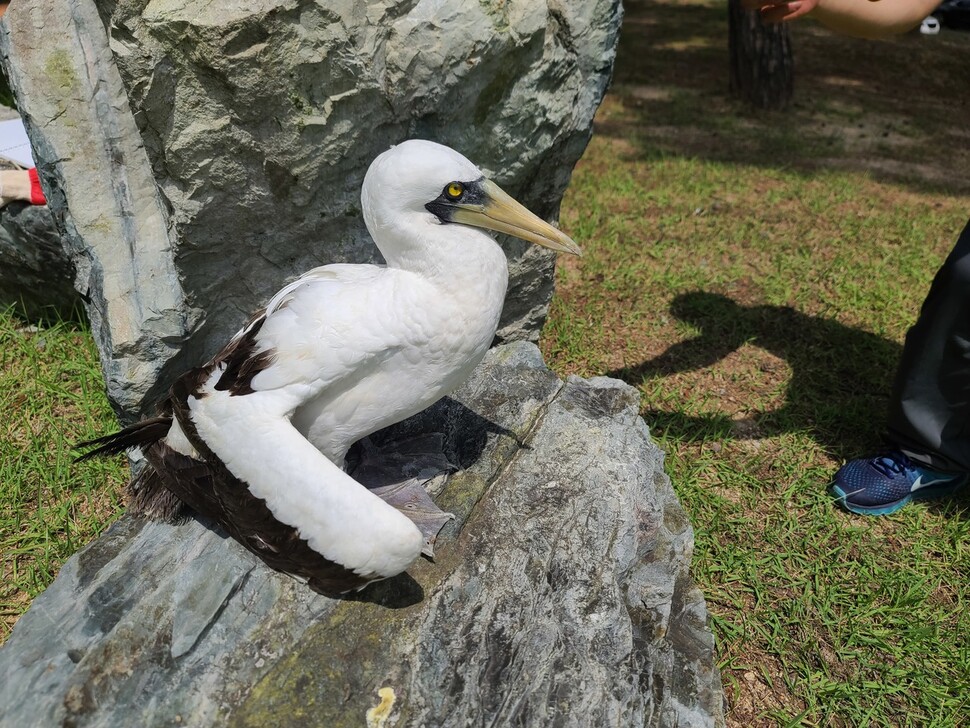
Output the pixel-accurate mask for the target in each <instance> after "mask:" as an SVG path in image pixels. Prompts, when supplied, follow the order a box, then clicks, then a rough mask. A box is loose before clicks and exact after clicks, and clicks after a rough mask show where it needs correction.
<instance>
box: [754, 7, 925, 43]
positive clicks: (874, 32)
mask: <svg viewBox="0 0 970 728" xmlns="http://www.w3.org/2000/svg"><path fill="white" fill-rule="evenodd" d="M939 4H940V0H742V5H743V6H744V7H745V8H747V9H748V10H760V11H761V16H762V18H763V19H764V20H765V21H766V22H769V23H778V22H781V21H786V20H795V19H796V18H800V17H802V16H808V17H811V18H815V19H816V20H818V21H819V22H820V23H822V25H824V26H826V27H827V28H829V29H831V30H834V31H835V32H837V33H842V34H844V35H852V36H856V37H858V38H886V37H889V36H892V35H898V34H900V33H905V32H906V31H908V30H910V29H911V28H915V27H916V26H917V25H919V23H920V22H921V21H922V20H923V18H925V17H926V16H927V15H930V14H932V12H933V11H934V10H935V9H936V7H937V6H938V5H939Z"/></svg>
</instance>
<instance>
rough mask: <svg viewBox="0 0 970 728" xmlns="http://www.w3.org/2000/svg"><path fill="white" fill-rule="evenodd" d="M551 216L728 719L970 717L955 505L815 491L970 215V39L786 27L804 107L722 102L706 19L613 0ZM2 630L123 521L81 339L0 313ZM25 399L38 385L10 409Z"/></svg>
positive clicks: (557, 347) (862, 431)
mask: <svg viewBox="0 0 970 728" xmlns="http://www.w3.org/2000/svg"><path fill="white" fill-rule="evenodd" d="M626 9H627V16H626V21H625V25H624V31H623V36H622V40H621V48H620V54H619V59H618V62H617V67H616V78H615V82H614V86H613V89H612V91H611V93H610V94H609V96H608V98H607V100H606V102H605V104H604V105H603V107H602V109H601V111H600V113H599V115H598V118H597V122H596V134H595V136H594V139H593V142H592V143H591V145H590V147H589V149H588V151H587V153H586V155H585V157H584V158H583V160H582V162H581V163H580V164H579V166H578V167H577V169H576V172H575V175H574V178H573V183H572V185H571V187H570V190H569V192H568V194H567V196H566V199H565V201H564V203H563V209H562V225H563V227H564V228H565V229H566V230H567V231H568V232H569V233H570V234H571V235H572V236H573V237H574V238H575V239H576V240H577V241H579V242H580V243H581V244H582V245H583V247H584V249H585V255H584V256H583V257H582V258H580V259H572V258H566V257H564V258H562V259H561V265H560V268H559V271H558V291H557V297H556V299H555V302H554V304H553V308H552V312H551V316H550V319H549V322H548V324H547V327H546V329H545V331H544V334H543V339H542V348H543V351H544V353H545V355H546V357H547V360H548V361H549V363H550V365H551V366H552V367H553V368H554V369H555V370H556V371H557V372H559V373H560V374H562V375H565V374H568V373H577V374H581V375H585V376H590V375H598V374H604V373H608V374H611V375H613V376H616V377H620V378H622V379H624V380H626V381H627V382H629V383H631V384H633V385H634V386H636V387H638V388H639V389H640V391H641V392H642V402H643V415H644V418H645V419H646V422H647V424H648V425H649V426H650V428H651V430H652V432H653V435H654V437H655V438H656V439H657V440H658V442H659V443H660V444H661V446H662V447H663V448H664V450H665V451H666V452H667V453H668V455H667V469H668V472H669V473H670V475H671V478H672V480H673V483H674V487H675V489H676V490H677V492H678V493H679V495H680V497H681V500H682V502H683V504H684V507H685V509H686V511H687V513H688V515H689V516H690V519H691V521H692V523H693V526H694V529H695V533H696V550H695V561H694V575H695V578H696V579H697V581H698V583H699V584H700V585H701V587H702V589H703V590H704V592H705V594H706V596H707V600H708V606H709V609H710V611H711V615H712V620H713V628H714V631H715V634H716V637H717V642H718V659H719V664H720V667H721V670H722V677H723V680H724V684H725V691H726V694H727V700H728V705H727V709H728V723H729V725H731V726H739V727H740V726H775V725H798V726H801V725H804V726H864V725H913V726H958V725H961V724H968V723H970V697H968V696H970V616H968V614H967V609H966V607H965V604H966V603H967V601H968V600H970V545H968V535H970V497H968V496H964V497H961V498H957V499H954V500H952V501H948V502H943V503H939V504H932V505H917V506H912V507H909V508H906V509H904V510H903V511H901V512H900V513H898V514H895V515H893V516H889V517H885V518H861V517H855V516H850V515H847V514H845V513H843V512H841V511H839V510H837V509H836V508H834V507H833V506H832V503H831V502H830V500H829V498H828V496H827V495H826V492H825V486H826V484H827V482H828V479H829V477H830V475H831V473H832V472H833V471H834V470H835V468H837V467H838V465H839V464H840V463H841V462H842V461H843V460H844V459H846V458H850V457H855V456H858V455H860V454H865V453H868V452H870V451H872V450H873V449H875V448H878V447H879V446H880V439H879V438H880V425H881V423H882V421H883V418H884V413H885V409H886V404H887V398H888V390H889V384H890V381H891V378H892V374H893V370H894V368H895V364H896V361H897V359H898V357H899V353H900V350H901V343H902V341H903V336H904V334H905V331H906V328H907V327H908V326H909V324H910V323H912V321H913V320H914V319H915V316H916V313H917V311H918V309H919V305H920V303H921V301H922V299H923V296H924V295H925V292H926V290H927V288H928V286H929V283H930V281H931V279H932V276H933V274H934V272H935V271H936V269H937V267H938V266H939V264H940V263H941V262H942V260H943V258H944V257H945V256H946V254H947V253H948V251H949V249H950V248H951V247H952V245H953V243H954V241H955V240H956V237H957V235H958V233H959V232H960V230H961V229H962V227H963V226H964V225H965V224H966V221H967V218H968V217H970V126H968V122H967V120H968V119H970V86H968V85H967V79H968V77H970V76H968V74H970V33H962V34H961V33H957V32H953V31H947V30H946V29H944V31H943V33H942V34H941V35H939V36H936V37H921V36H919V35H909V36H906V37H902V38H899V39H896V40H893V41H889V42H879V43H875V42H866V41H857V40H850V39H844V38H839V37H836V36H833V35H831V34H829V33H827V32H825V31H824V30H822V29H821V28H819V27H818V26H817V25H814V24H813V23H811V22H805V23H802V24H799V25H796V26H795V27H793V29H792V32H793V43H794V48H795V57H796V92H795V105H794V107H793V108H792V109H790V110H789V111H788V112H785V113H772V114H767V113H753V112H750V111H748V110H746V109H745V108H743V107H741V106H739V105H738V104H736V103H734V102H732V101H731V100H730V99H729V98H728V96H727V93H726V87H727V67H728V65H727V50H726V48H727V22H726V8H725V6H724V3H723V2H719V1H715V0H710V1H706V2H699V1H690V2H683V1H675V0H670V1H669V2H634V1H632V0H631V1H629V2H627V3H626ZM0 362H2V366H0V406H3V408H4V409H5V410H6V411H8V412H9V413H10V417H9V419H8V420H7V421H6V422H5V423H4V424H3V425H2V427H3V436H2V438H0V447H2V448H3V449H2V452H0V463H2V465H0V489H2V498H0V548H2V552H3V587H2V590H0V604H2V609H3V617H4V619H3V621H2V622H0V628H2V629H3V630H5V632H3V633H2V634H0V638H2V637H3V636H5V634H6V632H8V631H9V629H10V627H11V625H12V623H13V622H14V621H15V619H16V617H17V615H19V614H20V613H21V612H22V611H23V609H25V608H26V606H27V604H28V603H29V600H30V598H31V597H32V596H34V595H35V594H36V593H37V592H38V591H39V590H41V589H42V588H43V587H44V586H46V584H48V583H49V582H50V580H51V579H52V578H53V576H54V574H55V573H56V571H57V569H58V567H59V565H60V564H61V563H62V562H63V560H64V559H65V558H66V557H67V556H68V555H69V554H70V553H72V552H73V551H74V550H75V549H76V548H78V547H79V546H81V545H82V544H84V543H86V542H87V541H88V540H90V539H91V538H92V537H93V536H94V535H96V534H97V533H98V532H100V531H101V530H102V529H103V528H104V527H105V525H106V524H107V523H109V522H110V521H111V520H113V519H114V518H115V517H116V516H117V515H118V513H119V511H120V507H121V506H120V503H119V500H120V496H119V491H120V487H121V484H122V483H123V481H124V478H125V473H124V468H123V467H122V464H121V462H120V459H119V461H114V462H108V463H98V462H94V463H91V464H85V465H83V466H75V467H72V466H70V464H69V463H70V450H69V444H70V443H72V442H75V441H77V440H78V439H83V438H85V437H90V436H93V435H95V434H100V433H103V432H105V431H107V430H108V429H110V428H111V427H112V425H113V422H114V420H113V417H112V415H111V412H110V409H109V407H108V405H107V403H106V401H105V399H104V397H103V394H102V392H101V383H100V372H99V370H98V367H97V364H96V360H95V353H94V348H93V345H92V344H91V341H90V338H89V336H88V335H87V334H86V332H84V331H83V330H81V329H78V328H77V327H74V326H71V325H67V324H63V325H59V326H55V327H52V328H43V329H41V330H39V331H36V330H31V329H24V328H21V327H19V325H18V324H17V323H16V322H15V321H14V319H12V318H10V317H9V316H6V317H0ZM24 387H26V388H27V389H26V390H25V389H24Z"/></svg>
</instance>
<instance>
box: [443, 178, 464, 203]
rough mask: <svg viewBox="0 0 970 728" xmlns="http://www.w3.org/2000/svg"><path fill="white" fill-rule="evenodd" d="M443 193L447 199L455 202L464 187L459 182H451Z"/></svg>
mask: <svg viewBox="0 0 970 728" xmlns="http://www.w3.org/2000/svg"><path fill="white" fill-rule="evenodd" d="M445 192H447V193H448V197H450V198H452V199H453V200H457V199H458V198H459V197H461V196H462V194H464V192H465V185H463V184H462V183H461V182H452V183H451V184H449V185H448V186H447V187H445Z"/></svg>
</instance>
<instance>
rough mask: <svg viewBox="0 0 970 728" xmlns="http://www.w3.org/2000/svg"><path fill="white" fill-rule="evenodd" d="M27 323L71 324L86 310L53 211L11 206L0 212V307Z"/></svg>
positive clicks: (19, 204)
mask: <svg viewBox="0 0 970 728" xmlns="http://www.w3.org/2000/svg"><path fill="white" fill-rule="evenodd" d="M7 306H13V308H14V310H15V311H16V312H17V313H19V314H20V315H22V316H25V317H26V318H28V319H37V318H41V317H53V318H71V317H73V316H75V315H76V314H77V313H78V312H79V311H81V309H82V307H83V302H82V300H81V297H80V296H79V295H78V293H77V291H76V290H74V266H73V265H72V264H71V261H70V259H69V258H68V257H67V254H66V253H65V251H64V245H63V243H62V242H61V236H60V233H59V232H58V231H57V228H56V227H55V226H54V221H53V220H52V219H51V213H50V210H48V209H47V207H45V206H43V205H38V206H32V205H27V204H24V203H21V202H12V203H10V204H9V205H7V206H6V207H4V208H3V209H2V210H0V307H4V308H6V307H7Z"/></svg>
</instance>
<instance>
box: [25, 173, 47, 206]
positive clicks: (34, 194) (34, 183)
mask: <svg viewBox="0 0 970 728" xmlns="http://www.w3.org/2000/svg"><path fill="white" fill-rule="evenodd" d="M27 176H28V177H30V204H31V205H46V204H47V198H46V197H44V190H42V189H41V186H40V178H39V177H38V176H37V168H36V167H31V168H30V169H28V170H27Z"/></svg>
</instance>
